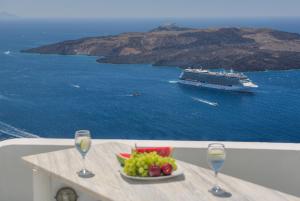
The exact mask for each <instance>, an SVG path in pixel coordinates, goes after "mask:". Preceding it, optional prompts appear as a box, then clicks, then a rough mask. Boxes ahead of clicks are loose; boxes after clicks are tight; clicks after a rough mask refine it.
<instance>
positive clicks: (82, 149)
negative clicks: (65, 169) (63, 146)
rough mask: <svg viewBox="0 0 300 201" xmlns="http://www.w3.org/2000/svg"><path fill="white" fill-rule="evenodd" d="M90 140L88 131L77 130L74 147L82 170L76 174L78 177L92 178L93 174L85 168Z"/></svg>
mask: <svg viewBox="0 0 300 201" xmlns="http://www.w3.org/2000/svg"><path fill="white" fill-rule="evenodd" d="M91 144H92V140H91V134H90V131H88V130H79V131H76V133H75V147H76V149H77V150H78V151H79V153H80V154H81V156H82V160H83V168H82V169H81V170H80V171H79V172H77V174H78V176H79V177H83V178H90V177H93V176H94V174H93V173H92V172H91V171H89V170H87V169H86V167H85V157H86V154H87V153H88V151H89V150H90V148H91Z"/></svg>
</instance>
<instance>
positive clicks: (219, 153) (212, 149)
mask: <svg viewBox="0 0 300 201" xmlns="http://www.w3.org/2000/svg"><path fill="white" fill-rule="evenodd" d="M225 158H226V153H225V146H224V144H221V143H212V144H209V145H208V150H207V160H208V163H209V165H210V167H211V168H212V170H213V171H214V173H215V180H216V181H215V185H214V186H213V187H212V189H211V190H210V192H211V193H212V194H214V195H217V196H223V194H224V193H225V191H223V190H222V189H221V187H220V186H219V185H218V173H219V171H220V170H221V168H222V166H223V164H224V161H225Z"/></svg>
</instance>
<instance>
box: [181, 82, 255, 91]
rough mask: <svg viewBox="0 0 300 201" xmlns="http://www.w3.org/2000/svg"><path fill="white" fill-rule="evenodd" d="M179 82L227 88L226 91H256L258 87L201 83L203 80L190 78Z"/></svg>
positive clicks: (212, 87)
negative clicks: (198, 80) (196, 80)
mask: <svg viewBox="0 0 300 201" xmlns="http://www.w3.org/2000/svg"><path fill="white" fill-rule="evenodd" d="M178 83H179V84H184V85H191V86H196V87H204V88H210V89H218V90H225V91H239V92H254V91H255V89H256V87H247V86H242V85H233V86H225V85H217V84H208V83H201V82H195V81H189V80H179V81H178Z"/></svg>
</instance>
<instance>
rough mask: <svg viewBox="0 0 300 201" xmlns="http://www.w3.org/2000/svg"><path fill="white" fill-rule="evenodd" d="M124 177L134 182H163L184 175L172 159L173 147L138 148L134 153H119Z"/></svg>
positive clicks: (118, 156)
mask: <svg viewBox="0 0 300 201" xmlns="http://www.w3.org/2000/svg"><path fill="white" fill-rule="evenodd" d="M117 159H118V161H119V163H120V165H121V170H120V173H121V175H122V176H124V177H126V178H129V179H134V180H162V179H169V178H172V177H177V176H180V175H182V174H183V172H182V171H181V170H180V168H179V167H178V165H177V164H176V160H175V159H174V158H172V148H171V147H138V148H137V147H136V148H135V149H133V150H132V153H130V154H129V153H119V154H117Z"/></svg>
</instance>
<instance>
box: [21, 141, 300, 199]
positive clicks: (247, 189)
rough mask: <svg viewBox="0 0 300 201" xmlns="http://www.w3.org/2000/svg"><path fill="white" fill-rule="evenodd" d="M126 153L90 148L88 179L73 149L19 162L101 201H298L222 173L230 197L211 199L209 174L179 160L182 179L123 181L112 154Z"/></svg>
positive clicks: (118, 147)
mask: <svg viewBox="0 0 300 201" xmlns="http://www.w3.org/2000/svg"><path fill="white" fill-rule="evenodd" d="M130 150H131V147H130V146H128V145H125V144H121V143H114V142H111V143H103V144H99V145H95V146H92V148H91V150H90V151H89V153H88V155H87V157H86V167H87V168H88V169H89V170H91V171H93V172H94V173H95V176H94V177H92V178H88V179H84V178H80V177H78V176H77V174H76V172H77V171H78V170H79V169H81V168H82V166H83V163H82V159H81V156H80V154H79V152H78V151H77V150H76V149H75V148H71V149H65V150H61V151H55V152H49V153H42V154H37V155H31V156H25V157H23V160H24V161H26V162H27V163H28V164H29V165H30V167H31V168H33V169H35V170H37V171H40V172H43V173H45V174H48V175H51V177H55V178H57V179H59V180H61V181H62V182H64V183H65V184H68V185H71V186H75V187H76V188H77V189H80V191H83V192H85V193H88V194H89V195H91V196H92V197H94V198H95V199H97V200H101V201H111V200H113V201H125V200H130V201H220V200H233V201H243V200H245V201H258V200H263V201H277V200H278V201H279V200H280V201H296V200H297V201H300V198H297V197H294V196H292V195H288V194H285V193H282V192H279V191H276V190H273V189H269V188H266V187H263V186H260V185H256V184H253V183H250V182H247V181H243V180H241V179H238V178H234V177H231V176H227V175H224V174H220V175H219V184H220V185H221V186H222V187H223V188H224V189H225V190H226V191H227V192H229V193H231V197H228V198H220V197H216V196H213V195H212V194H211V193H210V192H209V191H208V190H209V189H210V188H211V187H212V185H213V184H214V181H215V178H214V175H213V172H212V171H211V170H207V169H204V168H201V167H198V166H195V165H192V164H189V163H186V162H183V161H177V163H178V165H179V166H180V167H181V168H182V169H183V171H184V176H183V177H178V178H173V179H169V180H165V181H159V182H153V181H152V182H149V181H147V182H143V181H133V180H128V179H124V178H123V177H121V175H120V173H119V170H120V165H119V163H118V161H117V160H116V156H115V154H116V153H120V152H130ZM34 190H35V189H34ZM45 195H47V193H42V194H40V195H35V197H36V198H35V199H36V200H38V199H43V200H47V198H41V197H42V196H45ZM48 196H49V193H48ZM52 198H53V196H52Z"/></svg>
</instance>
